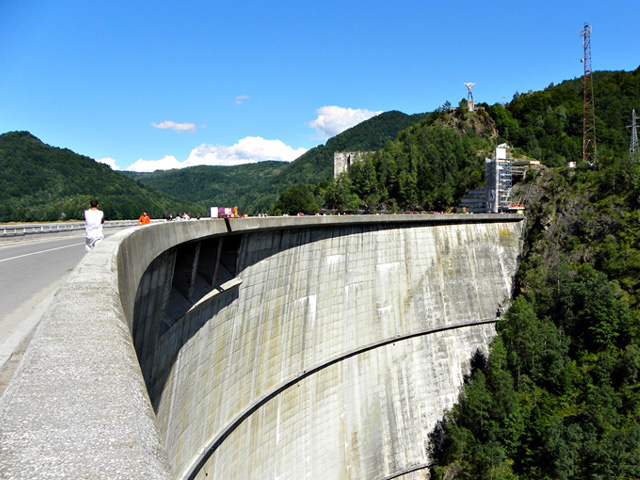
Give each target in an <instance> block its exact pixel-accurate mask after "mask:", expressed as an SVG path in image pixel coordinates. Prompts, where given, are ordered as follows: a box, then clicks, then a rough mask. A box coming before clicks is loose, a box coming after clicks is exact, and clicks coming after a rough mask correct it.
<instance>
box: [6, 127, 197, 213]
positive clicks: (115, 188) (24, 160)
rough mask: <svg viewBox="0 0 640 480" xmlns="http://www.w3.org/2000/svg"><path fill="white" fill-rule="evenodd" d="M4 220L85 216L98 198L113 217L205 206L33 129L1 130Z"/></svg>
mask: <svg viewBox="0 0 640 480" xmlns="http://www.w3.org/2000/svg"><path fill="white" fill-rule="evenodd" d="M0 172H2V174H1V175H0V221H2V222H9V221H21V222H24V221H27V222H29V221H38V222H40V221H55V220H71V219H81V218H82V212H83V211H84V210H85V209H86V208H88V205H89V201H90V200H91V199H92V198H97V199H98V200H99V201H100V208H101V209H102V210H104V212H105V216H106V218H107V219H109V220H117V219H128V218H138V217H139V216H140V215H141V213H142V211H143V210H147V211H148V212H149V214H150V215H151V216H153V217H162V216H163V215H165V214H166V213H167V212H168V211H173V212H181V211H185V210H186V211H189V212H191V213H192V214H194V215H195V214H204V213H205V209H204V208H202V207H200V206H197V205H195V204H192V203H189V202H182V201H178V200H175V199H173V198H170V197H168V196H166V195H164V194H162V193H160V192H158V191H155V190H153V189H151V188H149V187H146V186H145V185H143V184H141V183H139V182H136V181H134V180H132V179H130V178H127V177H125V176H124V175H122V174H121V173H118V172H114V171H113V170H111V168H109V167H108V166H107V165H104V164H101V163H98V162H96V161H94V160H92V159H90V158H88V157H85V156H82V155H78V154H76V153H74V152H72V151H71V150H67V149H60V148H55V147H51V146H49V145H45V144H44V143H42V142H41V141H40V140H38V139H37V138H36V137H34V136H33V135H31V134H30V133H28V132H10V133H5V134H3V135H0Z"/></svg>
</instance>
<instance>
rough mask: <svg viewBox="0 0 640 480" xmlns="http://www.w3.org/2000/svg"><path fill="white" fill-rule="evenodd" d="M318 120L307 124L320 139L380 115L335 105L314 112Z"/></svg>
mask: <svg viewBox="0 0 640 480" xmlns="http://www.w3.org/2000/svg"><path fill="white" fill-rule="evenodd" d="M316 113H317V114H318V118H316V119H315V120H314V121H312V122H310V123H309V126H310V127H312V128H315V129H316V131H317V132H318V134H319V135H320V138H324V139H326V138H330V137H333V136H334V135H337V134H339V133H341V132H344V131H345V130H347V129H348V128H351V127H353V126H354V125H357V124H358V123H360V122H364V121H365V120H368V119H370V118H371V117H375V116H376V115H380V114H381V113H382V111H380V112H372V111H371V110H367V109H362V108H343V107H338V106H336V105H327V106H324V107H320V108H319V109H317V110H316Z"/></svg>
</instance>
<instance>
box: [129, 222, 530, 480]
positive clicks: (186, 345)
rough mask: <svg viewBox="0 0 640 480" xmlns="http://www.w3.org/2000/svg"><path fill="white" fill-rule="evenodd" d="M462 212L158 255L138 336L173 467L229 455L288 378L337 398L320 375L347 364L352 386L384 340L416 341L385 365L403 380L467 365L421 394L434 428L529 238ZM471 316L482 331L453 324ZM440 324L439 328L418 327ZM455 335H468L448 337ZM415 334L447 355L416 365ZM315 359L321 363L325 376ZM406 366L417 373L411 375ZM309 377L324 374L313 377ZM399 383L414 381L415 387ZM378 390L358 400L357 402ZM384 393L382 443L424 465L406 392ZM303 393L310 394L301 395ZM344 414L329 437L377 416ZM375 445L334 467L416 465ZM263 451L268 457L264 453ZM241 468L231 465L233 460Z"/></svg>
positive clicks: (388, 343)
mask: <svg viewBox="0 0 640 480" xmlns="http://www.w3.org/2000/svg"><path fill="white" fill-rule="evenodd" d="M468 223H470V222H460V223H455V222H452V223H451V224H448V225H446V226H442V225H440V226H429V225H424V226H416V225H415V224H407V225H403V224H400V225H398V224H393V225H386V224H382V225H356V226H332V227H328V228H327V227H325V228H322V227H319V228H304V229H297V230H277V229H272V230H266V231H257V232H246V233H241V234H235V233H230V234H228V235H222V236H217V237H211V238H205V239H201V240H199V241H196V242H188V243H184V244H180V245H177V246H175V247H173V248H171V249H170V250H167V251H165V252H163V253H162V254H161V255H159V256H158V257H157V258H156V259H155V260H154V261H153V262H152V263H151V264H150V265H149V267H148V268H147V270H146V271H145V273H144V275H143V276H142V279H141V281H140V284H139V287H138V290H137V294H136V301H135V307H134V319H133V337H134V344H135V349H136V352H137V355H138V358H139V361H140V365H141V369H142V372H143V376H144V379H145V382H146V385H147V389H148V392H149V396H150V399H151V401H152V404H153V408H154V410H155V411H156V414H157V415H158V424H159V426H160V430H161V432H162V435H163V437H164V440H165V443H166V444H167V445H166V446H167V451H168V453H169V458H170V461H171V462H172V464H173V468H174V474H175V475H176V476H177V477H178V478H197V477H198V476H199V475H201V474H202V472H205V473H206V472H210V471H211V468H213V466H215V465H221V463H220V462H224V460H223V459H225V458H226V459H228V453H227V452H226V451H223V452H222V453H220V454H219V453H218V452H217V450H218V449H219V447H221V446H222V445H223V444H224V443H225V442H227V441H229V442H231V443H230V445H235V442H236V441H237V440H236V439H235V437H236V436H237V435H246V433H244V430H246V428H243V429H240V428H238V427H240V426H241V424H244V423H247V424H249V423H251V424H253V423H255V421H248V420H249V419H250V418H252V417H253V416H255V415H258V414H257V412H258V411H259V410H260V409H261V408H262V407H265V406H267V404H274V405H275V404H280V403H282V401H279V400H277V399H278V398H279V396H280V394H282V393H283V392H285V391H291V392H293V391H294V390H295V389H297V388H299V387H300V386H302V385H303V384H310V382H311V383H314V382H321V383H320V384H319V385H318V387H317V388H320V385H323V387H322V388H324V389H326V394H327V395H328V396H331V395H335V393H332V392H333V391H334V389H335V385H334V383H333V382H335V380H331V381H328V380H326V379H324V378H325V377H327V375H329V376H330V377H331V376H334V375H338V373H336V368H338V370H340V371H342V373H339V375H340V376H341V377H344V378H343V380H339V381H338V384H340V382H342V383H343V384H344V385H345V387H343V388H347V387H346V385H349V387H348V390H349V391H351V390H352V389H353V388H355V387H354V386H352V383H353V382H356V383H355V384H354V385H357V384H358V382H360V381H364V380H357V378H360V377H362V375H363V374H362V373H357V372H358V370H359V369H358V368H356V369H355V370H354V371H353V372H351V370H352V369H354V368H355V365H356V364H360V363H362V362H365V359H366V358H368V357H370V356H372V355H369V353H370V352H378V353H376V355H378V356H379V354H380V353H382V352H385V351H387V350H389V349H393V351H397V349H398V348H400V347H401V348H408V350H407V352H406V353H404V354H402V355H401V356H400V357H398V358H399V359H400V358H404V357H406V358H405V359H404V360H402V361H400V360H399V359H398V360H394V362H396V363H397V362H400V363H398V365H397V366H394V367H393V368H391V370H389V372H391V371H394V370H393V369H396V368H397V369H399V370H398V373H393V375H392V376H394V378H395V375H408V374H407V371H406V369H413V368H419V369H424V368H427V369H432V368H438V369H441V368H444V370H443V372H444V371H448V372H449V373H452V372H457V373H456V374H455V375H456V376H458V377H459V378H455V379H453V380H446V381H443V380H438V381H439V382H440V383H441V384H442V385H444V386H442V385H440V386H438V387H434V388H436V389H437V390H438V391H437V392H436V391H434V392H433V396H434V399H435V400H433V401H429V400H423V399H418V400H419V401H420V402H425V401H426V405H429V408H432V409H433V412H429V413H428V414H427V415H426V417H425V418H423V419H421V420H419V421H418V424H419V425H420V426H419V427H416V428H417V430H419V431H421V432H424V431H426V430H430V428H432V427H433V426H435V420H434V419H437V418H440V416H441V413H442V411H443V409H444V408H446V405H448V406H451V404H452V402H453V400H454V399H455V397H456V395H457V390H456V389H457V388H458V387H459V385H460V384H461V383H462V382H463V377H464V374H465V373H466V372H467V371H468V368H469V359H470V357H471V355H472V354H473V352H475V351H476V350H477V349H478V348H481V349H486V345H487V344H488V339H489V338H490V337H491V336H492V331H493V327H492V326H490V325H491V324H492V323H493V322H495V320H496V318H495V312H496V310H497V309H498V307H499V305H500V304H501V303H503V302H504V301H505V299H506V298H508V297H509V296H510V292H511V285H512V281H513V275H514V274H515V269H516V266H517V257H518V254H519V248H520V247H519V229H518V228H516V229H513V231H509V232H507V233H505V231H504V227H503V226H501V225H500V224H499V223H498V222H495V221H494V222H489V225H486V224H482V223H481V222H475V223H474V224H473V225H472V226H470V225H469V224H468ZM485 290H486V292H485ZM465 328H468V329H469V331H471V330H472V329H475V330H473V332H475V333H465V335H459V334H454V333H449V332H452V331H455V330H457V329H465ZM432 334H433V336H434V337H437V338H438V340H433V341H430V342H427V343H424V342H423V341H422V340H420V339H421V338H423V337H425V336H426V335H432ZM454 337H460V338H461V340H455V341H454ZM417 340H420V342H422V344H421V345H420V346H419V347H417V346H416V345H413V346H412V347H407V345H409V344H413V343H414V342H415V341H417ZM458 341H461V342H462V343H461V344H460V350H461V351H460V352H459V353H458V352H455V351H453V350H451V348H454V347H453V346H447V345H448V344H451V345H454V344H456V342H458ZM434 342H435V343H434ZM416 348H419V349H420V350H423V349H425V348H426V349H428V350H429V351H430V352H431V353H429V354H428V355H427V356H428V357H429V358H433V362H435V363H437V364H438V365H440V363H438V362H445V360H444V359H447V360H446V362H449V363H451V365H448V366H446V367H445V365H446V362H445V363H442V365H441V366H437V367H433V366H429V367H425V366H424V365H422V366H419V367H418V366H417V365H415V362H412V361H409V358H410V357H411V356H412V355H413V356H415V355H417V353H416V352H417V350H416V351H414V349H416ZM455 348H459V347H455ZM389 352H391V350H389ZM384 355H386V356H389V355H390V354H389V353H387V354H384ZM421 355H424V354H421ZM373 356H375V355H373ZM390 358H391V357H390ZM378 361H379V360H378ZM378 361H376V362H378ZM354 362H356V363H355V364H354ZM407 362H408V363H407ZM363 365H367V366H366V367H361V368H365V371H366V370H372V371H373V370H377V369H378V368H381V367H380V366H376V365H377V364H375V363H374V364H366V363H365V364H363ZM345 369H346V370H345ZM320 371H323V372H325V373H323V374H322V375H317V374H318V373H319V372H320ZM349 372H351V373H349ZM389 372H387V373H385V370H384V369H383V370H381V371H380V373H379V374H377V375H378V376H379V377H380V381H381V384H384V383H385V382H389V381H390V380H389V378H387V376H388V375H389V374H390V373H389ZM438 372H440V370H437V371H434V373H432V374H431V373H430V374H429V375H435V377H434V378H439V377H440V376H441V375H442V374H443V373H438ZM347 375H351V376H352V377H353V378H352V379H351V380H350V379H349V377H348V376H347ZM354 375H355V376H354ZM358 375H360V377H358ZM371 375H373V374H371ZM409 376H410V377H411V378H413V376H414V373H411V374H409ZM315 377H318V378H320V377H322V379H323V380H322V381H321V380H313V381H311V379H313V378H315ZM385 378H386V380H385ZM394 381H396V380H394ZM415 381H418V380H415ZM305 382H306V383H305ZM327 382H329V383H327ZM368 382H369V383H370V382H371V380H368ZM314 384H315V383H314ZM314 388H315V387H314ZM367 388H368V389H372V388H373V387H371V386H369V387H367ZM395 388H396V387H394V389H395ZM403 388H409V391H411V390H412V389H413V388H414V387H403ZM442 389H446V390H447V391H446V392H444V393H443V392H442V391H440V390H442ZM392 390H393V389H392ZM423 390H424V386H422V387H420V391H421V392H422V394H424V392H423ZM353 391H354V392H357V391H358V390H357V389H356V390H353ZM427 391H428V389H427ZM381 393H382V392H381ZM381 393H379V394H376V398H378V396H379V395H381ZM317 394H318V395H320V394H321V392H320V390H318V393H317ZM287 395H290V394H287ZM388 395H391V394H388ZM394 395H395V394H394ZM234 396H235V397H234ZM284 397H286V395H283V398H284ZM371 401H372V400H371V399H370V398H368V399H366V398H362V399H360V400H358V402H364V403H363V405H367V404H371ZM380 401H381V400H380ZM389 401H390V402H391V403H388V402H383V403H382V404H381V405H382V406H379V407H376V411H377V410H379V409H383V410H384V409H391V410H389V411H383V412H382V413H380V412H378V413H376V414H375V416H374V417H373V418H378V416H379V418H378V420H376V422H378V421H381V422H383V423H389V425H396V426H395V427H393V429H394V430H397V431H396V432H393V433H392V434H391V437H393V438H392V439H391V440H388V441H389V442H391V445H392V447H393V448H394V449H397V450H399V451H401V453H399V454H398V458H399V457H402V456H405V457H406V456H407V455H408V452H412V453H411V454H410V455H409V457H411V459H410V461H409V463H411V462H413V465H414V466H415V465H417V464H419V465H423V467H420V468H426V467H425V466H426V465H427V464H428V461H429V458H428V452H427V449H426V447H424V444H425V442H426V440H424V439H423V440H421V441H419V442H418V443H419V444H421V445H422V447H420V446H418V447H416V446H407V445H405V443H409V441H408V440H407V441H406V442H405V441H404V440H401V439H400V437H402V435H404V433H403V428H404V429H406V428H409V427H406V426H405V427H402V426H400V424H403V423H404V422H406V421H407V420H406V419H404V420H403V419H402V417H403V416H405V415H406V414H407V413H406V412H402V411H401V410H397V409H398V408H399V407H398V406H397V405H400V404H402V403H403V402H406V401H407V400H401V399H398V398H395V397H393V398H391V397H390V400H389ZM305 402H306V400H305V401H304V402H303V401H302V400H300V404H303V403H304V404H305V405H306V403H305ZM321 403H322V402H321ZM358 404H359V403H358ZM194 405H195V407H194ZM384 405H386V406H384ZM393 405H396V406H393ZM272 408H273V407H269V408H266V410H268V411H270V410H271V409H272ZM280 408H285V407H284V406H282V407H278V412H279V413H278V415H277V418H278V419H279V418H280V415H281V413H280ZM295 408H297V407H296V406H295V404H291V405H290V404H287V406H286V410H283V411H282V415H285V413H284V412H290V411H292V410H291V409H294V410H295ZM305 408H307V411H308V412H309V410H308V407H305ZM311 408H312V409H311V410H310V411H313V407H311ZM349 408H357V409H361V408H365V407H363V406H362V405H360V406H358V407H356V406H354V407H349ZM367 408H369V407H367ZM407 408H408V407H407ZM420 408H424V405H423V406H422V407H420ZM198 409H200V410H201V413H198V412H196V410H198ZM187 410H188V411H187ZM365 410H366V408H365ZM178 412H182V413H180V414H178ZM185 412H186V413H185ZM394 412H395V413H394ZM290 414H291V413H287V415H290ZM369 414H371V415H373V413H371V412H369V413H367V415H369ZM264 415H267V414H266V413H265V414H264ZM264 415H262V416H264ZM315 415H316V414H315V413H314V414H313V416H314V417H315ZM345 415H346V416H345ZM349 415H356V414H355V412H351V413H348V412H347V411H344V412H342V413H340V411H339V410H337V411H336V412H333V413H331V416H332V417H334V419H333V420H331V422H336V421H338V420H336V419H339V418H343V420H341V421H343V422H345V421H348V424H347V425H343V426H342V427H339V424H340V421H338V423H337V424H336V425H338V427H336V428H338V430H339V431H343V433H342V434H340V433H339V432H338V433H336V432H334V431H333V430H335V428H333V430H331V431H332V433H333V434H335V435H334V437H335V436H337V437H340V435H347V436H348V432H349V431H351V430H354V429H355V430H354V432H353V435H355V431H356V430H357V431H359V435H363V434H365V433H367V432H368V433H372V432H373V430H370V429H371V426H370V425H369V426H366V427H363V426H362V425H360V426H358V427H354V426H353V425H351V424H352V423H353V424H358V422H363V421H364V420H363V419H364V418H365V417H363V418H362V419H359V420H357V421H356V420H353V419H352V418H351V417H349ZM360 415H362V413H358V414H357V415H356V416H358V417H359V416H360ZM398 415H400V417H399V418H396V416H398ZM412 415H413V414H412ZM179 416H184V417H185V418H178V417H179ZM307 416H308V413H307ZM214 417H215V419H214V420H211V419H212V418H214ZM256 418H258V417H256ZM354 418H355V417H354ZM427 419H428V420H427ZM260 421H261V422H262V423H261V424H264V425H267V424H268V425H272V424H273V422H275V425H279V422H280V420H274V419H273V418H270V419H268V420H260ZM298 421H300V420H299V419H298V420H296V422H298ZM354 422H355V423H354ZM364 422H365V423H364V425H367V422H366V421H364ZM398 422H399V423H398ZM428 425H430V427H429V428H428ZM252 428H255V427H252ZM261 428H266V427H261ZM376 428H382V430H385V429H388V428H391V427H389V426H386V427H384V428H383V427H376ZM358 429H361V430H362V431H360V430H358ZM236 430H237V431H238V432H236ZM241 430H242V431H241ZM276 430H279V427H277V428H276ZM303 430H304V429H303ZM374 430H375V431H377V430H376V429H374ZM410 430H411V432H410V435H408V437H411V439H412V442H415V441H416V440H417V438H414V437H416V432H415V431H413V430H415V429H413V430H412V429H410ZM385 431H386V430H385ZM265 432H266V431H265ZM378 433H380V432H378ZM263 434H264V435H266V434H267V433H263ZM386 435H389V432H387V433H386ZM324 436H325V435H323V436H322V437H323V438H324ZM424 437H425V438H426V435H424ZM354 438H355V437H354ZM287 441H290V439H288V440H287ZM301 441H308V439H307V440H301ZM276 443H277V442H276ZM181 445H189V447H184V446H181ZM256 447H257V446H256ZM378 447H380V446H378ZM378 447H376V448H378ZM289 448H292V447H289ZM384 448H387V449H389V448H391V447H390V446H389V445H387V446H386V447H384ZM257 449H258V448H256V450H257ZM267 450H268V449H266V450H265V451H267ZM329 450H330V449H329ZM261 451H262V450H261ZM271 452H273V449H272V450H271ZM367 452H368V453H367ZM370 454H371V448H370V447H366V445H364V444H362V442H360V441H358V442H357V444H353V445H352V446H351V447H350V449H349V450H348V452H346V453H343V454H341V456H342V457H345V458H341V459H340V461H339V462H338V463H339V464H340V465H338V466H333V467H332V468H333V470H331V469H329V470H331V471H334V472H337V471H341V470H340V468H343V467H344V468H347V467H348V469H350V471H352V472H356V473H351V474H349V475H344V476H342V475H339V476H341V477H342V478H374V477H375V478H393V476H394V475H396V473H397V472H403V471H410V467H407V466H406V465H405V466H402V465H401V464H402V461H400V460H399V459H398V458H395V457H394V458H392V459H384V460H383V459H377V460H375V461H374V460H373V459H370V460H366V458H368V455H370ZM256 455H262V456H261V457H260V459H261V460H260V461H265V460H264V458H263V457H264V455H265V454H264V453H259V454H256ZM271 455H273V453H272V454H271ZM392 456H393V455H392ZM267 457H269V455H267ZM365 457H366V458H365ZM256 458H257V457H256ZM256 461H257V460H256ZM367 462H369V463H370V464H368V463H367ZM233 468H239V467H233ZM233 468H232V467H228V468H227V467H225V469H223V470H224V471H225V472H226V473H227V474H232V473H234V472H235V473H237V472H238V470H233ZM269 468H270V469H271V470H273V469H276V470H278V469H279V468H280V467H277V466H271V467H269ZM316 468H317V467H316ZM335 469H338V470H335ZM271 470H270V471H271ZM394 472H396V473H394ZM382 473H384V475H383V476H381V474H382ZM359 475H362V476H359ZM376 475H378V476H376ZM389 475H391V476H389ZM285 477H287V475H285ZM329 477H330V476H329ZM329 477H326V478H329ZM219 478H223V477H219ZM227 478H238V477H234V476H233V475H232V476H231V477H229V476H228V477H227ZM289 478H292V477H289Z"/></svg>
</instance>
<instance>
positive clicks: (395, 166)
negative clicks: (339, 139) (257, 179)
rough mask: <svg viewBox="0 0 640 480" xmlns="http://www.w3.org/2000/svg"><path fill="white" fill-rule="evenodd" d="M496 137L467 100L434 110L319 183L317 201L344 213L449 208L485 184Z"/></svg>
mask: <svg viewBox="0 0 640 480" xmlns="http://www.w3.org/2000/svg"><path fill="white" fill-rule="evenodd" d="M495 135H496V130H495V125H494V123H493V121H492V120H491V118H490V117H489V115H488V114H487V113H486V112H484V111H478V112H469V111H468V110H467V109H466V104H463V107H462V108H460V109H458V110H456V111H453V112H449V111H446V112H445V111H439V112H434V113H433V114H429V115H428V116H427V117H426V118H425V119H423V120H422V121H420V122H418V123H417V124H415V125H413V126H411V127H409V128H407V129H405V130H403V131H402V132H400V133H399V134H398V136H397V138H396V139H395V140H393V141H390V142H387V144H386V146H385V147H384V148H382V149H380V150H378V151H376V152H375V153H374V154H372V155H369V156H367V157H366V158H365V159H364V160H363V161H361V162H356V163H354V164H353V165H351V167H350V168H349V169H348V171H347V172H346V173H345V174H343V175H341V176H340V177H339V178H338V179H337V180H332V181H331V182H328V183H327V184H322V185H320V186H319V188H318V189H317V191H316V194H317V195H318V197H319V199H318V203H319V204H320V205H321V206H324V207H326V208H330V209H337V210H342V211H354V210H364V211H367V212H376V211H386V212H396V211H399V210H400V211H402V210H412V211H413V210H418V211H421V210H446V209H448V208H450V207H451V206H452V205H455V203H456V202H457V201H459V200H460V198H462V196H463V195H464V193H465V192H466V191H467V190H468V189H470V188H475V187H477V186H478V185H480V184H481V183H482V181H483V178H484V158H485V156H487V155H490V152H491V150H492V146H493V144H494V140H495ZM277 207H279V208H280V209H282V210H287V211H288V210H291V209H290V208H287V206H286V205H282V203H279V204H278V205H277ZM289 213H291V212H289Z"/></svg>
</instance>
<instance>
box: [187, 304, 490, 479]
mask: <svg viewBox="0 0 640 480" xmlns="http://www.w3.org/2000/svg"><path fill="white" fill-rule="evenodd" d="M499 321H501V319H500V318H499V317H497V318H492V319H489V320H478V321H475V322H465V323H456V324H453V325H445V326H441V327H436V328H431V329H427V330H420V331H418V332H412V333H408V334H406V335H398V336H396V337H393V338H388V339H385V340H381V341H380V342H376V343H372V344H369V345H365V346H364V347H361V348H358V349H354V350H351V351H349V352H347V353H344V354H341V355H339V356H337V357H334V358H332V359H329V360H327V361H326V362H323V363H321V364H318V365H315V366H311V367H309V368H308V369H306V370H303V371H302V372H300V373H299V374H297V375H296V376H295V377H293V378H291V379H289V380H287V381H285V382H284V383H282V384H281V385H279V386H277V387H275V388H273V389H272V390H271V391H269V392H267V393H265V394H264V395H262V396H261V397H260V398H258V399H257V400H256V401H254V402H253V403H251V404H250V405H249V406H248V407H247V408H246V409H245V410H244V411H243V412H241V413H240V414H238V416H237V417H236V418H235V419H233V420H232V421H231V422H230V423H229V424H228V425H227V427H225V428H224V430H222V431H221V432H220V433H219V434H217V435H216V436H214V437H213V438H212V439H211V441H210V442H209V445H208V446H207V447H206V448H204V449H202V450H201V451H200V452H199V453H198V454H197V455H196V457H195V458H194V459H193V461H192V462H191V464H190V466H189V467H188V468H187V469H186V470H185V472H184V473H183V474H182V475H180V476H179V477H178V478H179V479H181V480H194V479H195V478H196V476H197V475H198V473H199V472H200V470H201V469H202V468H203V467H204V466H205V464H206V463H207V461H208V460H209V458H210V457H211V455H213V453H214V452H215V451H216V450H217V449H218V447H219V446H220V445H222V442H224V441H225V440H226V438H227V437H228V436H229V435H231V433H233V431H234V430H235V429H236V428H238V427H239V426H240V425H241V424H242V422H244V421H245V420H246V419H247V418H249V417H250V416H251V415H253V413H255V412H256V410H258V409H259V408H260V407H261V406H263V405H265V404H266V403H267V402H269V401H271V400H272V399H273V398H275V397H276V396H277V395H279V394H280V393H282V392H283V391H285V390H287V389H288V388H291V387H292V386H294V385H295V384H297V383H298V382H300V381H301V380H303V379H305V378H306V377H309V376H311V375H313V374H315V373H317V372H319V371H320V370H323V369H325V368H327V367H329V366H331V365H334V364H336V363H339V362H341V361H343V360H346V359H348V358H351V357H355V356H357V355H360V354H362V353H365V352H368V351H371V350H374V349H376V348H380V347H384V346H386V345H390V344H392V343H395V342H399V341H403V340H410V339H412V338H417V337H423V336H425V335H430V334H432V333H438V332H444V331H447V330H456V329H458V328H465V327H474V326H479V325H487V324H491V323H497V322H499ZM429 466H430V465H421V466H416V467H412V468H409V469H408V470H407V471H403V472H399V473H398V472H396V473H395V474H393V475H392V476H387V477H384V478H383V479H381V480H389V479H393V478H397V477H398V476H400V475H404V474H405V473H410V472H413V471H416V470H422V469H424V468H428V467H429Z"/></svg>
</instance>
